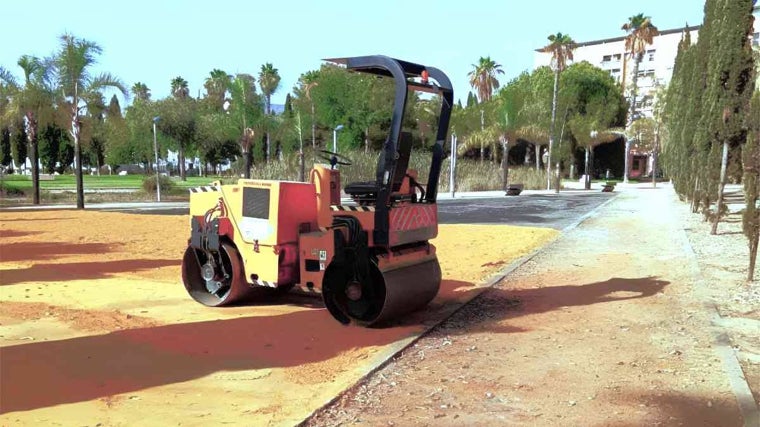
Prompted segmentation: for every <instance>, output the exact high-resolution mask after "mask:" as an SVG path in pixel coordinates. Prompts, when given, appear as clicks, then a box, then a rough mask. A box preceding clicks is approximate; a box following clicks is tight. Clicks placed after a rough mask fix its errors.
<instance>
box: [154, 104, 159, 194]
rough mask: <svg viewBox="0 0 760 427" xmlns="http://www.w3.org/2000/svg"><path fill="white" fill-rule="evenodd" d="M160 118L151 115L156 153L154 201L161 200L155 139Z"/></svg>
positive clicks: (156, 151)
mask: <svg viewBox="0 0 760 427" xmlns="http://www.w3.org/2000/svg"><path fill="white" fill-rule="evenodd" d="M160 119H161V118H160V117H158V116H156V117H153V152H154V153H155V155H156V201H158V202H160V201H161V180H160V178H159V176H158V142H157V141H156V123H158V121H159V120H160Z"/></svg>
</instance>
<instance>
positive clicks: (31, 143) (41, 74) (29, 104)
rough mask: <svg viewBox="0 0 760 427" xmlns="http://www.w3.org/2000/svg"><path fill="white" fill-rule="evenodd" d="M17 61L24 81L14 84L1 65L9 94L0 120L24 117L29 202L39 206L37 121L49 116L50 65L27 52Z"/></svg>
mask: <svg viewBox="0 0 760 427" xmlns="http://www.w3.org/2000/svg"><path fill="white" fill-rule="evenodd" d="M17 64H18V66H19V67H21V69H22V70H23V72H24V83H23V84H19V83H17V82H16V80H15V79H14V77H13V75H12V74H11V73H10V72H9V71H8V70H6V69H4V68H2V67H0V83H2V84H3V85H4V86H5V87H6V88H7V93H8V95H9V96H10V103H9V105H8V108H6V109H5V114H4V117H1V118H0V121H1V122H3V123H8V124H11V123H18V120H19V118H22V120H23V126H24V131H25V133H26V140H27V146H28V149H27V150H28V151H27V152H28V153H29V161H30V162H31V166H32V170H31V173H32V202H33V203H34V204H35V205H38V204H40V184H39V176H40V170H39V149H38V141H37V140H38V138H37V131H38V128H39V123H40V121H41V120H42V121H45V119H44V118H41V116H43V115H46V116H48V117H47V120H50V119H51V118H52V117H50V116H51V115H52V104H53V98H54V96H53V88H52V85H51V83H50V73H51V69H52V67H51V65H50V63H49V61H45V60H40V59H39V58H37V57H35V56H30V55H24V56H22V57H21V58H19V60H18V62H17Z"/></svg>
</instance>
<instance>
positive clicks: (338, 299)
mask: <svg viewBox="0 0 760 427" xmlns="http://www.w3.org/2000/svg"><path fill="white" fill-rule="evenodd" d="M440 285H441V267H440V265H439V264H438V259H437V258H433V259H432V260H427V261H425V262H422V263H420V264H416V265H412V266H406V267H402V268H396V269H387V270H385V271H380V269H379V268H378V266H377V264H376V263H375V262H374V261H373V262H370V265H369V277H366V278H360V277H357V275H355V274H354V273H353V269H351V268H350V267H349V268H346V265H345V264H336V263H333V264H330V266H329V267H328V268H327V270H326V271H325V277H324V282H323V284H322V298H323V299H324V302H325V306H326V307H327V309H328V311H329V312H330V314H331V315H332V316H333V317H334V318H335V319H337V320H338V321H339V322H341V323H343V324H348V323H352V322H353V323H356V324H358V325H361V326H372V325H379V324H382V323H384V322H387V321H390V320H394V319H397V318H399V317H401V316H403V315H405V314H408V313H411V312H413V311H415V310H418V309H420V308H422V307H424V306H426V305H427V304H428V303H429V302H430V301H432V300H433V298H435V296H436V294H438V289H439V288H440Z"/></svg>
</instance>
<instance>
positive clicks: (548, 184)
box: [546, 68, 559, 190]
mask: <svg viewBox="0 0 760 427" xmlns="http://www.w3.org/2000/svg"><path fill="white" fill-rule="evenodd" d="M558 95H559V68H557V69H556V70H555V71H554V95H553V96H552V121H551V124H550V125H549V157H548V159H547V162H546V189H547V190H551V188H552V186H551V180H552V178H551V176H552V150H553V149H554V126H555V122H556V120H557V96H558Z"/></svg>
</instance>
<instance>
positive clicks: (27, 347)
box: [0, 210, 557, 426]
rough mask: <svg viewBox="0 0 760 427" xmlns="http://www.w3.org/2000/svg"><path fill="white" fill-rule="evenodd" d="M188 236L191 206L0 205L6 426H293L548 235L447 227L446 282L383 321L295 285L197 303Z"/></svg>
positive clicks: (0, 360) (1, 395)
mask: <svg viewBox="0 0 760 427" xmlns="http://www.w3.org/2000/svg"><path fill="white" fill-rule="evenodd" d="M188 235H189V218H188V217H187V216H155V215H129V214H123V213H110V212H91V211H64V210H60V211H40V212H0V238H1V239H2V243H1V244H0V425H3V426H5V425H57V424H58V425H92V426H94V425H99V424H100V425H108V426H120V425H124V426H131V425H180V424H181V425H185V426H187V425H199V426H200V425H204V426H205V425H219V424H232V425H241V424H242V425H293V424H296V423H298V422H300V421H301V420H303V419H304V418H305V417H307V416H308V415H309V414H310V413H311V412H313V411H314V410H316V409H317V408H319V407H320V406H321V405H323V404H324V403H325V402H327V401H328V400H330V399H331V398H332V397H334V396H335V395H337V394H338V393H339V392H340V391H342V390H344V389H345V388H347V387H349V386H350V385H352V384H354V383H355V382H356V381H357V380H358V379H359V378H360V377H361V376H362V375H364V374H365V373H366V372H368V371H369V370H371V369H372V368H373V367H375V366H377V364H379V363H380V361H382V360H385V358H387V357H388V355H389V354H392V353H393V352H395V350H394V349H398V348H401V346H403V345H404V344H405V343H406V342H408V341H409V340H411V339H412V338H413V337H414V336H416V334H419V333H420V332H421V331H422V330H425V329H426V328H427V327H428V325H430V324H431V323H432V322H436V321H437V320H440V319H441V318H443V317H445V315H447V313H448V312H450V311H451V310H453V308H455V307H456V306H457V305H458V304H459V303H460V302H461V301H463V300H466V299H467V298H469V297H471V296H472V295H474V293H476V292H477V289H476V288H477V286H478V284H479V283H481V282H482V281H483V280H484V278H486V277H488V276H489V275H490V274H492V273H494V272H496V271H498V270H500V269H501V268H502V267H503V266H504V265H505V264H507V263H509V262H510V261H511V260H514V259H517V258H519V257H521V256H523V255H525V254H526V253H529V252H531V251H533V250H534V249H535V248H537V247H539V246H541V245H543V244H545V243H546V242H547V241H549V240H551V239H553V238H554V237H555V236H556V235H557V232H556V231H554V230H547V229H538V228H523V227H509V226H467V225H456V226H454V225H443V226H441V227H440V233H439V238H438V239H436V240H435V241H434V243H435V244H436V246H437V247H438V253H439V259H440V263H441V267H442V270H443V277H444V282H443V283H442V287H441V292H440V293H439V295H438V297H437V298H436V299H435V300H434V301H433V302H432V303H431V304H430V306H429V307H428V308H427V309H426V310H424V311H422V312H419V313H415V314H414V315H413V316H410V317H409V318H407V319H404V320H403V321H400V322H399V323H398V324H397V325H395V327H393V328H385V329H365V328H358V327H344V326H342V325H340V324H339V323H338V322H337V321H335V320H334V319H332V318H331V317H330V315H329V314H328V313H327V311H326V310H325V309H324V308H323V307H322V304H321V301H320V300H319V299H316V298H313V297H305V296H298V295H289V296H286V297H284V298H280V299H277V300H275V301H271V302H269V303H262V304H259V305H255V306H239V307H230V308H221V309H220V308H216V309H214V308H207V307H203V306H201V305H200V304H198V303H196V302H194V301H192V299H191V298H190V297H189V296H188V295H187V294H186V293H185V290H184V287H183V286H182V284H181V281H180V261H181V259H182V254H183V252H184V250H185V246H186V242H187V237H188ZM505 235H509V236H511V237H514V238H512V239H499V236H505Z"/></svg>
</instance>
